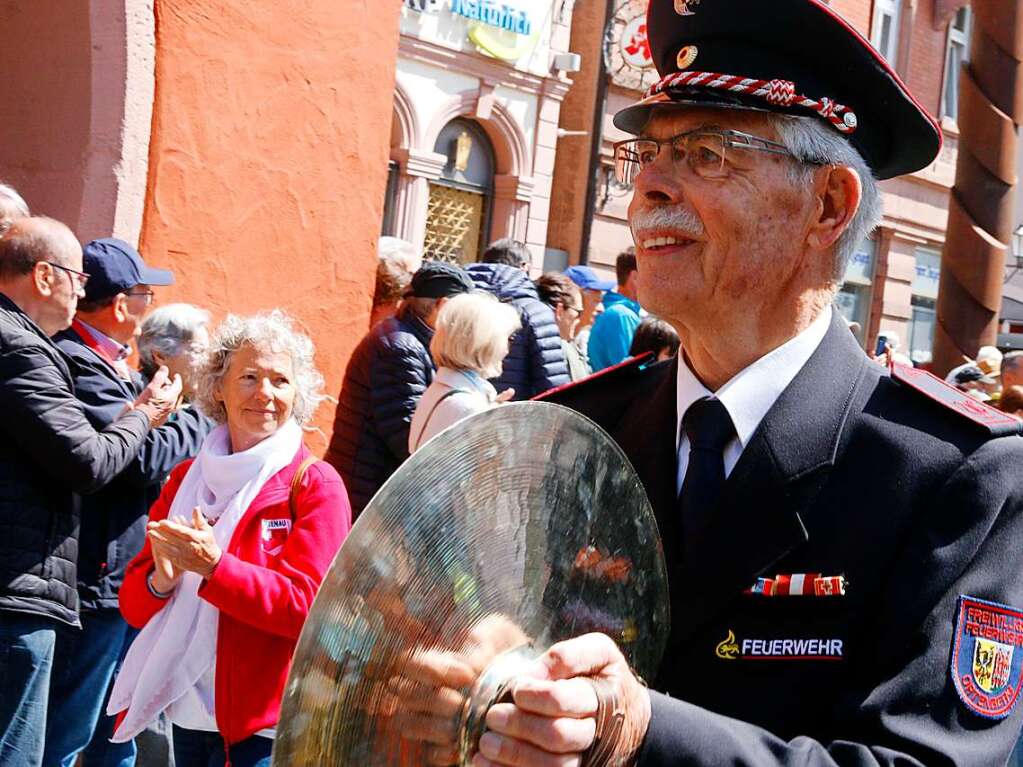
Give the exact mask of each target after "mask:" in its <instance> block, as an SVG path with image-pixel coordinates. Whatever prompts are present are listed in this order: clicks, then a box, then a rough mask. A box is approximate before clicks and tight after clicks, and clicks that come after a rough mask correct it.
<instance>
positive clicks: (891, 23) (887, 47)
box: [870, 0, 902, 66]
mask: <svg viewBox="0 0 1023 767" xmlns="http://www.w3.org/2000/svg"><path fill="white" fill-rule="evenodd" d="M901 10H902V0H874V21H873V23H872V24H871V25H870V29H871V34H870V42H871V43H873V44H874V47H875V48H877V50H878V52H879V53H880V54H881V55H882V56H884V57H885V58H886V59H888V63H890V64H891V65H893V66H894V65H895V57H896V55H897V54H898V52H899V13H900V11H901Z"/></svg>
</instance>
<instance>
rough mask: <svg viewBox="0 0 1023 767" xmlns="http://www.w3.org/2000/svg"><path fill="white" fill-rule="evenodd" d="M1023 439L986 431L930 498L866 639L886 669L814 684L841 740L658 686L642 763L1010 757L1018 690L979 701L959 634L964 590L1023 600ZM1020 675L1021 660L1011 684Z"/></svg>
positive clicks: (769, 766) (1013, 603)
mask: <svg viewBox="0 0 1023 767" xmlns="http://www.w3.org/2000/svg"><path fill="white" fill-rule="evenodd" d="M1021 447H1023V440H1021V439H1020V438H1019V437H1006V438H1002V439H996V440H991V441H989V442H987V443H985V444H984V445H983V446H982V447H980V448H979V449H978V450H977V451H975V452H974V453H973V454H972V455H971V456H970V457H969V458H967V459H966V460H965V461H964V462H963V463H962V464H961V466H960V467H959V469H958V470H957V471H955V472H954V473H953V474H952V475H951V476H950V477H949V478H948V480H947V481H946V482H945V483H944V485H943V486H941V487H940V488H938V491H937V492H936V493H934V495H933V497H932V498H931V499H929V500H928V502H926V503H922V504H921V508H922V509H923V511H922V512H921V518H920V519H919V520H918V521H917V523H916V524H915V525H914V529H913V533H912V535H911V538H910V540H909V541H908V542H907V544H906V547H905V550H904V552H903V555H902V556H901V557H899V559H898V560H897V562H896V564H895V567H894V568H893V572H892V573H891V574H890V576H889V578H888V580H887V584H888V586H887V588H886V589H885V591H884V596H883V599H882V602H881V604H878V605H877V610H878V611H879V614H878V621H877V625H878V626H879V627H880V628H879V629H878V630H877V631H876V632H875V634H876V635H875V636H874V637H873V638H872V639H871V640H870V641H869V642H868V643H867V644H866V645H865V647H864V649H863V650H862V652H863V653H865V654H866V657H870V658H873V659H874V661H873V662H874V663H876V664H878V668H879V671H880V672H882V673H879V674H878V676H879V677H880V678H881V681H880V682H876V681H875V682H873V683H870V684H867V683H860V684H857V680H855V679H853V680H850V687H849V690H848V692H847V693H846V694H845V695H843V696H842V697H841V698H839V699H835V700H817V699H815V698H814V691H813V690H807V691H806V696H807V697H806V700H807V705H808V706H813V705H820V706H831V707H834V708H835V720H836V722H838V724H837V725H836V731H835V738H834V739H833V740H831V741H829V742H821V741H817V740H813V739H810V738H802V737H797V738H794V739H791V740H784V739H782V738H779V737H777V736H776V735H775V734H773V733H771V732H768V731H767V730H764V729H762V728H760V727H756V726H754V725H751V724H748V723H745V722H740V721H737V720H734V719H729V718H727V717H724V716H720V715H718V714H715V713H712V712H710V711H708V710H706V709H703V708H699V707H697V706H693V705H690V704H688V703H685V702H684V701H679V700H674V699H671V698H668V697H666V696H663V695H660V694H657V693H651V694H650V698H651V704H652V712H653V715H652V719H651V723H650V728H649V730H648V732H647V736H646V740H645V742H644V745H643V750H642V752H641V755H640V761H639V764H640V765H641V767H668V766H669V765H671V766H672V767H674V766H675V765H719V764H730V765H751V766H752V765H756V766H757V767H773V766H776V765H777V766H781V765H785V766H786V767H787V766H789V765H801V766H802V765H807V766H816V765H819V766H821V767H824V766H825V765H843V766H845V765H857V766H863V767H867V766H868V765H893V766H894V765H929V766H931V765H995V764H1005V763H1006V760H1007V759H1008V756H1009V753H1010V751H1011V750H1012V748H1013V745H1014V744H1015V741H1016V738H1017V736H1018V734H1019V731H1020V722H1021V712H1023V709H1021V707H1020V704H1019V702H1018V700H1017V701H1016V704H1015V706H1014V708H1013V709H1012V710H1011V711H1010V713H1009V714H1008V716H1006V717H1004V718H1001V719H996V718H989V717H987V716H984V715H981V714H979V713H975V712H974V711H972V710H970V707H969V706H968V705H967V704H966V703H965V702H964V701H963V700H961V699H960V697H959V693H958V692H957V691H956V686H955V684H954V683H953V679H952V673H953V669H954V664H953V653H954V652H955V644H954V641H953V640H954V639H955V635H956V634H957V629H956V619H957V613H958V604H959V598H960V596H961V595H966V596H971V597H975V598H977V599H982V600H987V601H989V602H995V603H998V604H1001V605H1006V606H1008V607H1010V608H1013V609H1017V610H1018V609H1020V608H1023V556H1021V554H1020V552H1021V551H1023V483H1021V482H1020V479H1019V477H1020V467H1021V466H1023V449H1021ZM1020 641H1021V642H1023V637H1021V638H1020ZM1013 652H1014V653H1020V652H1023V647H1021V646H1019V645H1018V644H1017V645H1016V646H1014V647H1013ZM968 662H971V661H968ZM1016 668H1017V669H1018V666H1016ZM885 670H890V673H888V672H886V671H885ZM1019 682H1020V680H1019V678H1018V672H1017V673H1016V675H1015V678H1014V679H1010V682H1009V684H1010V686H1012V685H1016V687H1017V688H1018V687H1019ZM770 704H771V703H770V701H764V705H770Z"/></svg>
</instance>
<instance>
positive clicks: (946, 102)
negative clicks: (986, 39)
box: [941, 7, 973, 120]
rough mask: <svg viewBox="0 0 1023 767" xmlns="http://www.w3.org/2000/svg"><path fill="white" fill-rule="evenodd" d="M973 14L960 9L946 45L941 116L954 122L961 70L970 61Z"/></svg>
mask: <svg viewBox="0 0 1023 767" xmlns="http://www.w3.org/2000/svg"><path fill="white" fill-rule="evenodd" d="M972 23H973V14H972V13H971V12H970V9H969V7H966V8H960V9H959V10H958V11H957V12H956V15H955V16H954V17H953V18H952V21H951V22H950V23H949V25H948V39H947V41H946V43H945V80H944V83H943V84H942V87H941V116H942V117H951V118H952V119H953V120H955V119H956V117H957V116H958V114H959V70H960V69H962V65H963V62H964V61H969V60H970V27H971V25H972Z"/></svg>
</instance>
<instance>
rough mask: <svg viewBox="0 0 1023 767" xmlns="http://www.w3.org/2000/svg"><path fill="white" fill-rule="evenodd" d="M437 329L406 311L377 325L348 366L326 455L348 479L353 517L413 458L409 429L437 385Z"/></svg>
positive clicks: (344, 477) (356, 350) (345, 478)
mask: <svg viewBox="0 0 1023 767" xmlns="http://www.w3.org/2000/svg"><path fill="white" fill-rule="evenodd" d="M432 338H433V330H432V329H430V327H429V326H428V325H427V324H426V323H425V322H423V321H422V320H421V319H419V318H418V317H416V316H415V315H414V314H412V312H410V311H408V310H407V309H406V310H403V311H401V312H400V313H399V315H398V316H397V317H390V318H388V319H386V320H384V321H382V322H380V323H378V324H377V325H376V326H375V327H373V328H372V329H371V330H370V331H369V333H368V334H367V335H366V337H365V338H363V339H362V341H360V342H359V345H358V346H357V347H356V349H355V352H354V353H353V354H352V358H351V360H349V362H348V368H347V369H346V370H345V377H344V381H343V383H342V384H341V393H340V394H339V395H338V405H337V410H336V411H335V414H334V433H333V435H332V436H331V439H330V448H329V449H328V450H327V455H326V456H324V458H325V460H326V461H328V462H329V463H330V464H331V465H332V466H333V467H334V468H335V469H337V471H338V473H339V474H340V475H341V478H342V479H343V480H344V483H345V487H346V488H347V489H348V495H349V498H350V499H351V502H352V515H353V518H354V516H355V515H357V514H358V513H359V512H361V511H362V510H363V508H365V506H366V504H367V503H369V500H370V499H371V498H372V497H373V495H374V494H375V493H376V491H377V490H379V489H380V487H381V485H383V484H384V482H385V481H386V480H387V478H388V477H390V476H391V474H393V473H394V470H395V469H397V468H398V467H399V466H400V465H401V464H402V462H403V461H404V460H405V459H406V458H408V430H409V424H410V423H411V422H412V414H413V413H415V412H416V405H417V404H418V403H419V398H420V397H421V396H423V392H424V391H426V387H427V386H429V385H430V383H431V382H432V381H433V372H434V366H433V358H432V357H431V356H430V340H431V339H432Z"/></svg>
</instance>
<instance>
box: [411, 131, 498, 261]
mask: <svg viewBox="0 0 1023 767" xmlns="http://www.w3.org/2000/svg"><path fill="white" fill-rule="evenodd" d="M433 151H434V152H436V153H437V154H440V155H443V156H444V157H446V158H447V162H446V163H445V165H444V169H443V170H442V171H441V175H440V178H438V179H435V180H433V181H431V182H430V197H429V202H428V204H427V213H426V237H425V239H424V241H423V255H424V256H425V257H426V258H430V259H436V260H439V261H452V262H456V263H461V264H468V263H472V262H474V261H477V260H478V259H479V255H480V253H481V252H482V249H483V248H484V247H485V245H486V243H487V240H488V238H489V236H490V213H491V206H492V202H493V195H494V167H495V162H494V147H493V145H492V144H491V143H490V139H489V138H488V137H487V134H486V133H485V132H484V131H483V129H482V128H481V127H480V126H479V124H477V123H475V122H473V121H472V120H467V119H465V118H461V117H459V118H456V119H454V120H452V121H451V122H449V123H448V124H447V125H445V126H444V128H443V129H441V132H440V135H439V136H437V141H436V143H435V144H434V147H433Z"/></svg>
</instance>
